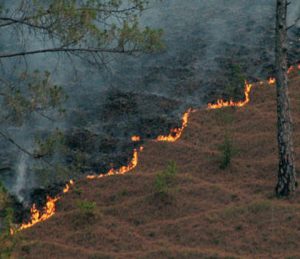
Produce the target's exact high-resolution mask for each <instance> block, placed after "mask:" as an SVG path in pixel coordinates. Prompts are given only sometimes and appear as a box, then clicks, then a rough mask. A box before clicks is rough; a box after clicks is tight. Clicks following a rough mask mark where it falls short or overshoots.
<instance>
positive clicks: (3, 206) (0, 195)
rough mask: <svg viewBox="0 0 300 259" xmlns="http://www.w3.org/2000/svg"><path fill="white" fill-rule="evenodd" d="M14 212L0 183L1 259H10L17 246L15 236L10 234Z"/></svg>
mask: <svg viewBox="0 0 300 259" xmlns="http://www.w3.org/2000/svg"><path fill="white" fill-rule="evenodd" d="M13 217H14V210H13V208H12V207H11V201H10V199H9V197H8V194H7V192H6V190H5V188H4V186H3V185H2V183H1V182H0V258H10V256H11V252H12V250H13V248H14V247H15V245H16V242H17V239H16V238H15V235H14V236H12V235H11V234H10V229H11V227H12V225H13Z"/></svg>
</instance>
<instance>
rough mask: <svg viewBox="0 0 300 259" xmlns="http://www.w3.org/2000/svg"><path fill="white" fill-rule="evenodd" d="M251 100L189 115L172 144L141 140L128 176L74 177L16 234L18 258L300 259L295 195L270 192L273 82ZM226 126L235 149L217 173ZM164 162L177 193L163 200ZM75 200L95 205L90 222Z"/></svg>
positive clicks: (299, 144) (298, 116)
mask: <svg viewBox="0 0 300 259" xmlns="http://www.w3.org/2000/svg"><path fill="white" fill-rule="evenodd" d="M299 86H300V79H299V77H298V78H296V77H294V78H293V79H291V94H292V96H293V115H294V122H295V145H296V148H295V150H296V153H297V158H298V160H299V154H300V141H299V140H300V138H299V137H300V104H299V100H300V87H299ZM251 99H252V101H251V103H250V104H249V105H248V106H247V107H244V108H240V109H227V110H226V111H205V110H203V111H198V112H196V113H193V114H192V116H191V119H190V123H189V126H188V128H187V129H186V131H185V132H184V134H183V137H182V138H181V139H180V140H179V141H178V142H176V143H155V142H149V143H148V144H146V146H145V151H144V152H143V153H142V154H141V157H140V162H139V165H138V167H137V169H136V170H134V171H133V172H132V173H131V174H128V175H126V176H120V177H110V178H104V179H101V180H94V181H82V182H80V183H78V184H77V187H76V188H78V189H79V190H80V192H70V193H68V194H67V195H66V196H65V197H64V198H63V199H62V200H61V201H60V203H59V207H58V212H57V214H56V215H55V216H54V217H53V218H51V219H50V220H49V221H47V222H45V223H42V224H39V225H37V226H35V227H34V228H32V229H28V230H26V231H24V232H22V233H21V235H22V237H23V238H24V241H23V242H22V243H21V244H20V245H19V247H18V249H17V250H16V251H15V257H16V258H300V243H299V240H300V205H299V204H300V203H299V202H300V198H299V195H296V196H295V197H292V198H290V199H285V200H278V199H276V198H275V197H274V186H275V183H276V173H277V172H276V167H277V161H276V159H277V153H276V152H277V149H276V131H275V130H276V128H275V125H276V124H275V120H276V106H275V88H274V87H268V86H257V87H256V88H255V89H254V90H253V92H252V93H251ZM222 112H225V113H229V115H226V116H227V117H226V116H225V117H224V115H222ZM228 118H229V119H228ZM226 131H227V132H230V133H231V136H232V139H233V141H234V144H235V146H236V148H237V149H238V150H239V152H238V154H237V155H236V156H234V157H233V160H232V162H231V165H230V166H229V167H228V168H227V169H226V170H221V169H220V168H219V163H218V162H217V161H218V157H219V153H218V152H219V150H218V146H219V144H220V143H221V142H222V140H223V139H224V136H225V135H224V134H225V133H226ZM170 160H173V161H175V162H176V164H177V166H178V173H177V176H176V179H177V183H178V190H177V191H176V192H174V194H173V200H172V202H171V203H169V204H166V205H164V206H161V205H159V204H157V203H155V202H153V198H152V197H153V195H152V194H153V191H154V186H153V182H154V179H155V176H156V174H157V172H159V171H162V170H163V169H164V168H165V166H166V165H167V163H168V161H170ZM78 199H83V200H85V201H89V202H93V203H95V207H96V211H97V213H96V214H95V217H92V218H89V219H88V224H87V223H86V221H85V220H84V217H80V218H78V213H80V212H78V208H77V207H76V201H77V200H78ZM82 221H84V222H82ZM78 222H79V223H78Z"/></svg>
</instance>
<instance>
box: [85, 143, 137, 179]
mask: <svg viewBox="0 0 300 259" xmlns="http://www.w3.org/2000/svg"><path fill="white" fill-rule="evenodd" d="M142 150H143V147H141V148H140V151H142ZM137 164H138V151H137V150H136V149H134V151H133V157H132V159H131V161H130V162H129V164H128V165H127V166H122V167H120V168H119V169H113V168H112V169H110V170H109V171H108V172H107V173H106V174H105V173H104V174H103V173H102V174H99V175H88V176H87V177H86V178H87V179H88V180H93V179H99V178H103V177H108V176H112V175H123V174H126V173H128V172H130V171H131V170H133V169H134V168H135V167H136V166H137Z"/></svg>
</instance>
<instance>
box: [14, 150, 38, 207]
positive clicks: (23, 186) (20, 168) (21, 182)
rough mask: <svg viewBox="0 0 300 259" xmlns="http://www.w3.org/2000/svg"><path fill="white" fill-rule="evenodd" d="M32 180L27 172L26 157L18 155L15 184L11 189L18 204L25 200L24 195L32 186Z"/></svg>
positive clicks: (22, 154) (21, 154)
mask: <svg viewBox="0 0 300 259" xmlns="http://www.w3.org/2000/svg"><path fill="white" fill-rule="evenodd" d="M32 181H33V178H32V177H31V176H30V174H29V172H28V155H26V154H24V153H20V156H19V159H18V162H17V164H16V174H15V183H14V185H13V187H12V193H13V194H14V195H15V196H16V197H17V199H18V201H19V202H24V200H26V198H27V197H26V193H27V190H28V189H29V188H28V187H30V186H32Z"/></svg>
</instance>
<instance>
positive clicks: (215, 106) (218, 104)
mask: <svg viewBox="0 0 300 259" xmlns="http://www.w3.org/2000/svg"><path fill="white" fill-rule="evenodd" d="M251 89H252V84H249V83H248V82H245V91H244V94H245V99H244V101H238V102H234V101H233V100H230V101H224V100H222V99H219V100H217V102H216V103H215V104H212V103H209V104H208V105H207V108H208V109H209V110H214V109H221V108H224V107H243V106H245V105H246V104H247V103H249V102H250V92H251Z"/></svg>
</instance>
